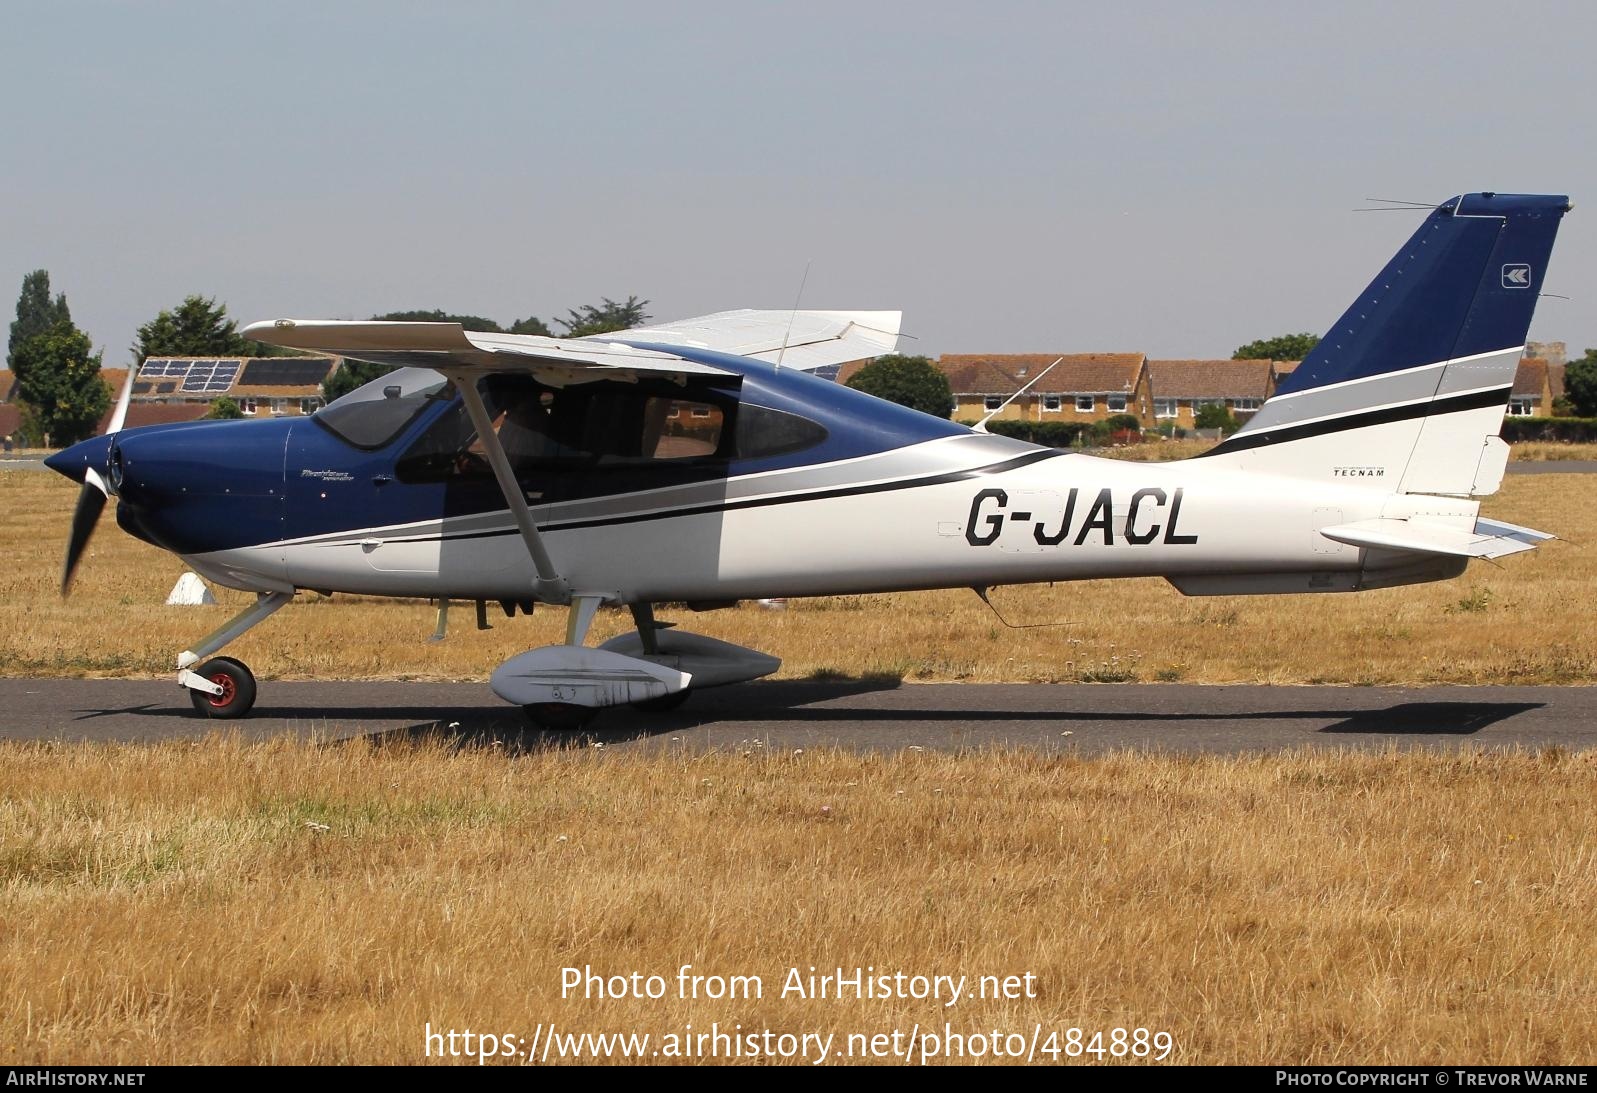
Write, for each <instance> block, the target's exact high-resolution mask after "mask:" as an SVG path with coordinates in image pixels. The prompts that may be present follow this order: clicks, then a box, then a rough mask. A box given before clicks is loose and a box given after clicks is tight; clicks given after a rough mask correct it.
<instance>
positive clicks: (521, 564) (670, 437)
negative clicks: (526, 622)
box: [49, 193, 1569, 725]
mask: <svg viewBox="0 0 1597 1093" xmlns="http://www.w3.org/2000/svg"><path fill="white" fill-rule="evenodd" d="M1568 209H1569V204H1568V202H1567V200H1566V199H1565V198H1563V197H1550V196H1527V195H1513V194H1494V193H1475V194H1467V195H1465V196H1463V197H1459V198H1454V199H1452V200H1450V201H1447V202H1445V203H1443V204H1441V205H1439V206H1437V207H1436V208H1435V209H1434V210H1432V211H1431V212H1430V213H1429V215H1427V216H1426V219H1425V221H1424V223H1423V224H1422V225H1421V226H1420V228H1419V230H1418V231H1416V232H1415V233H1414V235H1413V237H1412V238H1411V239H1409V241H1408V242H1407V243H1405V244H1404V245H1403V247H1402V249H1401V250H1399V251H1398V253H1397V255H1396V256H1395V257H1394V258H1393V259H1392V260H1391V262H1389V263H1388V264H1387V266H1386V268H1385V269H1383V270H1382V271H1381V272H1380V274H1379V275H1377V276H1376V278H1375V280H1374V281H1372V282H1371V283H1370V285H1369V287H1368V288H1366V289H1365V290H1364V292H1362V293H1361V294H1360V295H1359V297H1358V299H1357V300H1356V301H1355V302H1354V303H1353V306H1352V307H1350V308H1349V309H1348V310H1347V313H1346V314H1344V315H1343V316H1342V318H1340V319H1339V320H1337V322H1336V324H1335V325H1334V326H1332V327H1331V329H1330V331H1329V332H1328V333H1327V334H1326V336H1325V338H1324V339H1323V340H1321V342H1320V343H1319V345H1318V347H1317V348H1316V349H1315V350H1314V352H1313V353H1311V354H1310V355H1309V356H1308V358H1307V359H1306V360H1304V361H1303V363H1302V364H1301V365H1300V366H1299V367H1298V369H1297V371H1296V372H1294V373H1293V374H1292V375H1291V376H1290V377H1289V378H1288V379H1287V380H1286V381H1285V382H1284V383H1283V384H1282V385H1281V388H1280V390H1279V391H1278V392H1277V393H1276V395H1275V396H1274V397H1273V398H1271V399H1270V400H1269V401H1268V402H1266V403H1265V404H1264V407H1263V408H1262V409H1261V410H1260V411H1259V412H1258V414H1257V415H1255V416H1254V417H1253V418H1252V420H1250V421H1249V422H1248V423H1247V425H1246V426H1245V427H1244V428H1243V429H1241V430H1240V431H1239V432H1237V433H1236V434H1235V435H1234V436H1232V437H1231V438H1229V439H1228V440H1226V441H1225V442H1224V443H1222V444H1220V445H1219V446H1218V447H1216V448H1215V449H1214V450H1212V451H1211V452H1209V453H1207V454H1206V455H1204V456H1201V457H1199V458H1195V459H1190V460H1186V461H1184V462H1179V463H1165V464H1150V463H1126V462H1117V461H1114V460H1107V459H1099V458H1094V457H1092V456H1088V455H1084V454H1069V453H1065V452H1061V451H1057V450H1054V449H1051V448H1043V447H1038V446H1036V445H1032V444H1027V443H1023V442H1020V441H1016V440H1011V439H1006V438H1003V437H998V436H990V435H987V434H985V433H979V432H974V431H972V430H970V429H968V428H965V427H964V426H961V425H957V424H954V423H951V422H948V421H942V420H939V419H937V418H932V417H928V416H925V415H923V414H918V413H915V412H914V411H911V410H906V409H903V408H901V407H898V406H894V405H892V404H889V403H886V402H882V401H879V400H877V399H874V398H871V397H870V396H868V395H864V394H861V393H859V392H857V391H853V390H850V389H848V388H846V387H843V386H840V385H838V384H835V383H832V382H830V381H828V380H824V379H820V378H817V377H816V376H814V375H811V374H809V372H808V371H807V369H812V368H815V367H818V366H821V365H829V364H836V363H839V362H842V361H846V360H853V359H857V358H860V357H866V356H872V355H876V354H880V353H883V352H887V351H889V350H890V349H891V348H892V347H893V345H894V344H895V342H896V340H897V332H898V325H899V316H898V314H897V313H896V312H816V311H811V312H797V313H790V312H785V311H783V312H759V311H731V312H724V313H720V314H716V315H710V316H705V317H703V318H699V319H689V320H684V321H682V322H675V323H666V324H663V325H658V326H649V327H643V328H639V329H633V330H627V331H623V332H620V333H615V334H605V335H600V336H597V337H591V338H579V339H555V338H541V337H518V336H510V335H497V334H496V335H488V334H478V333H469V332H466V331H463V330H462V329H461V328H460V327H459V326H457V325H454V324H448V323H383V322H321V321H300V320H287V319H283V320H278V321H276V322H268V323H257V324H255V325H254V326H251V327H249V328H248V329H247V330H246V331H245V333H247V334H248V335H249V336H250V337H253V338H256V339H258V340H260V341H263V342H267V343H271V344H274V345H280V346H287V347H293V348H300V349H311V350H318V351H322V352H327V353H334V354H339V355H342V356H344V357H347V358H351V359H355V360H364V361H372V362H376V363H379V364H386V365H393V366H396V367H397V369H398V370H396V371H394V372H392V373H390V374H388V375H386V376H384V377H382V378H380V379H378V380H375V381H373V382H372V383H370V384H368V385H367V386H365V387H362V388H361V389H359V390H358V391H355V392H354V393H352V394H350V395H347V396H345V397H344V398H342V399H339V400H338V401H336V402H334V403H332V404H331V405H329V406H327V407H326V408H324V409H323V410H321V411H320V412H319V413H317V414H316V415H315V416H314V417H312V418H310V419H286V420H275V421H259V422H248V423H237V422H217V423H195V424H189V425H182V426H161V427H153V428H147V429H135V430H127V431H120V432H119V431H117V430H116V429H115V428H113V430H112V431H111V433H110V434H108V435H107V436H104V437H99V438H96V439H94V440H89V441H85V442H84V443H82V444H79V445H77V446H76V447H73V448H71V449H68V450H67V451H64V452H62V453H60V454H58V455H56V456H54V457H52V458H51V459H50V460H49V464H50V466H51V467H53V468H54V469H56V470H58V471H60V472H61V473H63V474H66V475H68V476H70V477H72V478H74V479H76V480H77V481H80V482H82V483H83V489H82V491H81V493H80V498H79V503H78V510H77V513H76V514H75V516H74V520H73V533H72V538H71V542H70V544H69V547H68V555H67V562H66V570H65V575H64V578H63V587H65V585H66V584H67V583H68V582H70V580H71V576H72V571H73V569H74V568H75V566H76V565H77V562H78V560H79V558H80V557H81V555H82V553H83V548H84V544H85V543H86V542H87V539H88V536H89V533H90V532H91V531H92V529H93V527H94V523H95V520H96V518H97V517H98V515H99V513H100V511H101V509H102V508H103V506H104V504H105V501H106V499H107V497H115V498H116V499H117V521H118V523H120V524H121V525H122V527H123V528H124V529H126V530H127V531H128V532H130V533H131V534H133V535H136V536H138V537H139V538H141V539H144V540H146V541H148V542H150V543H154V544H155V545H157V546H160V547H163V548H165V549H167V550H169V551H172V552H173V553H175V554H178V555H180V556H181V557H182V558H183V560H184V561H185V562H186V563H187V564H188V565H189V566H191V567H192V568H193V569H195V570H196V571H198V572H199V573H200V574H202V575H203V576H205V577H206V578H208V579H210V580H212V581H215V582H217V583H219V584H223V585H227V586H230V587H233V588H238V589H244V590H247V591H251V592H254V593H256V594H257V602H256V603H255V604H254V605H253V606H252V607H250V608H249V609H248V610H246V611H244V612H243V613H241V614H240V615H239V616H238V617H237V618H235V619H234V620H232V621H231V622H230V623H228V624H227V625H226V626H224V627H222V628H221V629H220V630H218V631H217V632H216V633H214V634H212V635H210V636H209V637H207V638H205V639H204V640H203V641H201V642H199V643H197V644H196V645H195V646H194V647H193V648H192V649H190V650H187V651H184V652H183V653H182V654H181V655H180V657H179V658H178V670H179V681H180V682H181V684H182V685H183V686H184V687H187V688H188V689H189V690H190V691H191V693H192V696H193V698H194V702H195V705H196V707H198V708H199V709H200V710H202V711H204V712H206V713H208V714H211V715H213V716H218V717H229V716H239V715H242V714H243V713H245V712H247V711H248V709H249V707H250V705H251V704H252V703H253V701H254V695H255V682H254V679H253V677H252V676H251V675H250V673H249V671H248V669H247V668H245V667H244V666H243V665H242V664H240V663H238V662H237V661H235V660H232V659H230V658H226V657H216V656H215V654H216V653H218V652H219V651H220V650H221V649H222V647H223V646H225V645H226V644H227V643H228V642H230V641H232V640H233V639H235V638H237V637H238V636H239V635H240V634H242V633H244V632H245V631H246V630H248V629H249V628H250V627H252V626H254V625H255V624H256V623H258V622H260V621H262V620H263V619H265V618H267V617H268V616H269V615H271V614H272V613H273V612H275V611H276V610H277V609H278V608H280V607H281V606H283V605H284V604H285V603H287V602H289V601H290V600H291V599H292V598H293V597H294V595H295V594H296V593H297V592H298V591H300V590H302V589H314V590H318V591H321V592H351V593H360V594H364V595H377V596H404V597H427V598H432V599H442V600H475V601H479V602H490V603H491V602H496V601H497V602H499V603H501V604H503V605H504V606H505V609H506V610H507V611H511V612H513V611H514V610H516V609H517V607H520V608H521V609H523V610H531V609H532V607H533V606H534V605H535V604H558V605H563V606H565V607H566V608H567V610H568V612H569V615H568V624H567V628H566V643H565V644H563V645H556V646H548V647H544V648H540V649H534V650H532V651H530V652H527V653H523V654H521V655H519V656H516V657H514V658H512V659H511V660H509V661H507V662H506V663H505V664H503V665H501V666H499V668H498V669H497V670H496V671H495V672H494V673H493V683H492V685H493V688H494V690H495V691H496V692H497V693H498V694H499V695H500V696H501V697H503V698H505V699H506V700H508V701H510V702H513V703H516V704H519V705H522V706H524V707H526V708H527V709H528V710H529V712H530V713H531V714H532V716H533V717H534V718H535V719H537V720H539V721H540V722H542V723H545V724H564V725H574V724H580V723H581V722H582V721H584V720H585V719H586V718H587V717H588V716H590V715H591V714H592V712H593V711H595V710H597V709H599V708H601V707H605V706H612V705H619V704H622V703H633V704H638V705H645V706H653V707H665V706H669V705H671V704H674V703H676V702H680V701H681V700H682V699H683V698H684V697H686V696H687V694H688V692H689V691H690V690H691V689H693V688H699V687H708V686H715V685H717V684H723V683H731V682H737V681H741V680H747V679H753V678H756V677H759V676H762V675H766V674H769V673H770V672H772V671H774V670H775V669H776V668H777V667H778V662H777V661H776V660H775V659H773V658H771V657H768V656H764V655H763V654H760V653H758V652H755V651H754V650H751V649H744V648H742V647H739V646H734V645H730V644H727V643H725V642H720V641H716V640H714V639H711V638H707V637H703V636H699V635H694V634H689V633H685V632H682V631H679V630H676V629H670V628H667V627H666V626H664V625H662V624H660V623H657V622H656V620H655V617H654V605H656V604H661V603H672V604H678V603H686V604H689V605H700V606H702V605H705V604H714V603H725V602H728V601H735V600H739V599H746V598H754V597H780V596H811V595H838V594H849V593H863V592H887V591H895V590H905V589H926V588H950V587H977V588H984V587H988V586H994V585H1003V584H1017V583H1024V582H1032V581H1065V580H1074V579H1081V578H1102V577H1140V576H1161V577H1165V578H1168V579H1169V580H1170V582H1171V583H1172V584H1174V585H1175V586H1176V587H1177V588H1179V589H1180V590H1181V591H1182V592H1184V593H1187V594H1189V595H1228V594H1236V593H1302V592H1339V591H1340V592H1350V591H1356V590H1359V589H1367V588H1382V587H1387V586H1390V585H1400V584H1410V583H1415V582H1420V581H1435V580H1443V579H1446V578H1449V577H1453V576H1456V575H1458V574H1459V573H1461V572H1463V570H1464V568H1465V566H1466V565H1468V563H1469V560H1470V559H1471V558H1496V557H1499V556H1501V555H1505V554H1511V553H1514V552H1515V551H1521V550H1527V549H1530V548H1531V547H1533V546H1535V545H1536V544H1537V543H1538V542H1540V541H1542V540H1544V539H1547V538H1549V536H1547V535H1545V534H1543V533H1541V532H1536V531H1531V530H1528V529H1525V528H1519V527H1514V526H1511V525H1507V524H1502V523H1498V522H1495V521H1492V520H1486V519H1482V518H1481V517H1480V516H1479V505H1478V503H1477V501H1476V500H1475V499H1476V498H1478V497H1481V496H1484V495H1487V494H1490V493H1492V492H1493V491H1495V490H1496V489H1497V488H1498V485H1499V483H1500V482H1501V479H1502V475H1503V471H1504V467H1505V464H1506V461H1507V457H1508V451H1507V446H1506V445H1505V444H1504V443H1503V441H1502V440H1501V439H1499V437H1498V435H1497V434H1498V431H1499V429H1500V427H1501V423H1502V417H1503V413H1504V409H1505V407H1506V406H1507V403H1508V396H1509V391H1510V388H1511V385H1512V383H1513V378H1514V372H1515V367H1516V364H1517V362H1518V360H1519V358H1520V356H1521V353H1522V350H1523V348H1524V344H1525V336H1526V333H1527V331H1528V329H1529V326H1530V321H1531V314H1532V312H1533V310H1534V308H1535V304H1536V298H1537V295H1538V293H1539V291H1540V288H1541V285H1542V280H1543V277H1544V275H1545V272H1546V268H1547V260H1548V256H1549V254H1550V252H1551V250H1552V245H1553V238H1554V236H1555V235H1556V233H1557V230H1558V225H1559V221H1560V219H1561V218H1562V217H1563V215H1564V213H1565V212H1566V211H1568ZM131 380H132V376H131V375H130V376H129V381H130V384H131ZM129 390H130V388H125V389H124V392H123V396H122V400H121V403H120V404H119V410H118V413H117V415H116V422H117V423H118V424H119V423H120V421H121V420H122V418H123V415H124V414H125V410H126V404H127V399H128V391H129ZM605 604H615V605H626V606H627V607H629V608H631V610H632V614H633V618H634V619H635V621H636V624H637V625H636V631H635V632H634V633H629V634H627V635H625V636H622V637H618V638H615V639H613V640H611V641H607V642H605V643H604V644H603V645H600V646H598V647H589V646H587V645H585V640H586V638H587V635H588V630H589V626H590V623H591V622H592V620H593V617H594V613H595V611H596V610H597V609H598V608H599V607H600V606H601V605H605Z"/></svg>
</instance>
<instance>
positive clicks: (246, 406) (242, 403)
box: [238, 398, 258, 414]
mask: <svg viewBox="0 0 1597 1093" xmlns="http://www.w3.org/2000/svg"><path fill="white" fill-rule="evenodd" d="M238 408H239V409H240V410H242V411H244V413H246V414H253V413H254V412H255V411H256V410H257V409H258V407H257V406H256V404H255V400H254V399H253V398H241V399H239V400H238Z"/></svg>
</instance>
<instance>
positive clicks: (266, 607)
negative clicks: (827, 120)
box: [177, 592, 294, 718]
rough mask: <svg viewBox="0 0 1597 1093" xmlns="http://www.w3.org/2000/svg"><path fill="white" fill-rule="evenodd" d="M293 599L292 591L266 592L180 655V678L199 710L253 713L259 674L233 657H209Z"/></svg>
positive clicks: (222, 713)
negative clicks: (256, 680)
mask: <svg viewBox="0 0 1597 1093" xmlns="http://www.w3.org/2000/svg"><path fill="white" fill-rule="evenodd" d="M293 598H294V593H292V592H262V593H260V594H259V595H257V596H256V598H255V603H254V604H253V605H252V606H250V607H246V608H245V609H244V610H242V611H240V612H239V613H238V614H237V615H234V616H233V617H232V618H231V619H229V620H228V621H227V622H225V623H223V624H222V625H221V627H219V628H218V629H216V630H214V631H212V632H211V633H210V634H208V635H206V637H205V638H204V639H203V640H202V641H201V642H200V643H199V644H198V645H196V646H194V648H192V649H185V650H184V651H183V652H182V653H180V654H178V658H177V669H178V671H177V681H178V683H179V684H181V685H182V686H183V687H185V688H186V689H187V690H188V692H189V698H190V699H191V700H192V701H193V702H194V708H195V709H196V710H198V711H199V712H200V713H202V714H204V715H205V716H207V717H218V718H234V717H243V716H244V715H245V714H247V713H249V712H250V707H251V706H254V705H255V676H254V675H253V674H251V672H250V670H249V669H248V668H247V667H245V666H244V664H243V663H242V662H241V661H237V660H234V659H233V658H232V657H214V658H212V659H210V660H205V658H206V657H210V656H211V654H212V653H216V652H219V651H220V650H221V649H222V647H223V646H225V645H227V644H229V643H231V642H233V641H235V640H237V639H238V638H240V637H243V636H244V634H245V633H247V632H248V631H250V630H251V629H253V628H254V627H255V626H256V625H257V624H258V623H262V622H265V621H266V620H267V619H268V618H270V617H271V616H272V615H274V614H276V612H277V610H278V609H279V608H280V607H282V606H283V605H284V604H286V603H287V602H288V601H289V600H292V599H293ZM201 661H204V663H203V664H202V663H200V662H201ZM196 665H198V667H196Z"/></svg>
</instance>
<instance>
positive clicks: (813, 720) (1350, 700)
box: [0, 679, 1597, 754]
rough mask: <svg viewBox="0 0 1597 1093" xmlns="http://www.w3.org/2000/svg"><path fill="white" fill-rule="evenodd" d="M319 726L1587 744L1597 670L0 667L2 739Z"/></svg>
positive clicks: (1190, 746) (858, 737) (1062, 747)
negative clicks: (1210, 680) (585, 705)
mask: <svg viewBox="0 0 1597 1093" xmlns="http://www.w3.org/2000/svg"><path fill="white" fill-rule="evenodd" d="M217 730H222V731H233V730H236V731H238V732H240V733H242V734H244V735H245V736H246V737H248V738H255V739H260V738H267V737H273V736H278V735H283V734H292V735H295V736H300V737H306V738H319V739H328V740H332V739H341V738H346V737H352V736H357V735H374V734H380V735H386V736H394V737H398V736H415V735H421V734H427V733H442V734H444V735H445V736H447V737H448V738H450V739H451V740H456V741H458V742H460V743H461V744H462V745H465V746H473V745H484V746H493V745H496V744H497V745H503V746H507V747H511V748H515V749H538V748H547V747H569V746H573V745H576V746H591V745H592V744H595V743H599V744H604V745H606V746H607V747H615V748H658V747H685V748H689V749H693V750H705V749H710V748H721V747H725V748H731V747H737V746H740V745H747V744H753V743H755V742H758V745H759V746H761V747H781V748H799V747H824V746H834V747H846V748H859V749H867V750H888V751H897V750H900V749H904V748H926V749H937V750H953V749H967V748H982V747H997V746H1020V747H1028V748H1036V749H1041V750H1044V751H1073V752H1081V753H1087V754H1095V753H1101V752H1104V751H1108V750H1114V749H1119V748H1151V749H1158V750H1162V751H1170V752H1211V753H1220V754H1234V753H1238V752H1252V751H1273V750H1278V749H1282V748H1290V747H1302V746H1309V747H1321V748H1361V749H1369V748H1387V747H1404V748H1406V747H1424V748H1444V749H1447V748H1457V747H1460V746H1471V747H1487V748H1530V749H1534V748H1545V747H1552V746H1558V747H1563V748H1566V749H1570V750H1583V749H1587V748H1592V747H1594V746H1597V687H1506V686H1505V687H1495V686H1491V687H1423V688H1418V687H1263V686H1198V685H1188V684H1174V683H1170V684H1097V685H1084V686H1083V685H1065V684H974V683H950V684H898V683H894V682H890V681H884V682H873V681H775V682H760V683H749V684H742V685H738V686H732V687H722V688H718V689H716V690H711V691H706V692H703V693H702V694H695V695H693V696H692V697H691V699H690V700H689V701H688V703H687V704H686V705H685V706H683V707H682V708H681V709H679V710H676V711H673V712H671V713H664V714H661V713H653V714H650V713H643V712H640V711H637V710H633V709H630V708H623V709H617V710H609V711H606V712H605V713H604V714H602V715H601V716H600V718H599V719H598V720H597V721H595V722H594V723H593V724H592V725H591V726H590V727H589V728H588V729H586V730H583V731H581V732H576V733H570V732H561V733H556V732H543V731H536V730H532V729H529V728H527V726H526V723H525V722H524V721H523V720H522V717H521V713H520V711H519V710H516V709H515V708H514V707H510V706H506V705H505V704H504V703H502V702H500V701H499V700H498V699H497V698H495V697H494V696H493V694H492V693H491V692H490V691H489V690H488V687H487V685H486V684H481V683H385V682H350V683H291V682H274V681H271V680H266V681H263V682H262V684H261V695H260V700H259V702H258V704H257V706H256V708H255V710H254V712H253V714H252V715H251V716H250V717H249V718H247V719H244V720H241V721H231V722H218V721H208V720H206V719H204V718H202V717H199V716H197V715H196V714H195V713H194V711H193V707H192V706H191V704H190V702H189V699H188V697H187V695H186V693H185V692H183V691H181V690H180V689H179V688H178V687H177V685H176V684H175V683H172V682H169V681H165V680H79V679H0V741H17V740H59V741H112V740H114V741H144V742H157V741H166V740H198V739H200V738H202V737H204V736H205V735H206V734H208V733H210V732H213V731H217Z"/></svg>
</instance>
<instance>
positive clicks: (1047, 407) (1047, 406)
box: [1042, 395, 1065, 414]
mask: <svg viewBox="0 0 1597 1093" xmlns="http://www.w3.org/2000/svg"><path fill="white" fill-rule="evenodd" d="M1042 408H1043V410H1044V411H1045V412H1046V413H1050V414H1057V413H1058V412H1059V411H1060V410H1063V409H1064V408H1065V400H1064V398H1063V397H1061V396H1059V395H1044V396H1043V397H1042Z"/></svg>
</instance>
